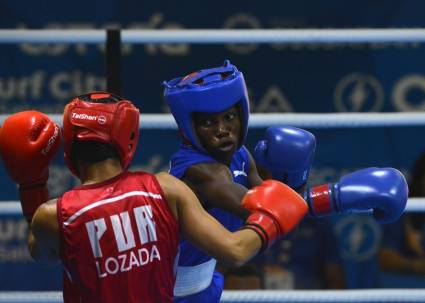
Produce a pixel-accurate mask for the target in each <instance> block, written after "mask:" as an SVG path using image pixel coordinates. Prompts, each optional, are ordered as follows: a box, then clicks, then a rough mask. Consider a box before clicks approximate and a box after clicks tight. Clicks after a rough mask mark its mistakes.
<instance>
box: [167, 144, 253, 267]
mask: <svg viewBox="0 0 425 303" xmlns="http://www.w3.org/2000/svg"><path fill="white" fill-rule="evenodd" d="M216 162H217V161H216V160H215V159H214V158H212V157H211V156H209V155H208V154H206V153H204V152H202V151H199V150H196V149H194V148H192V147H191V146H187V145H184V144H182V145H180V149H179V150H178V151H177V152H176V153H175V154H174V155H173V156H172V157H171V160H170V174H171V175H173V176H175V177H176V178H179V179H181V178H182V177H183V176H184V174H185V172H186V170H187V169H188V168H189V167H191V166H193V165H196V164H201V163H216ZM249 165H250V163H249V157H248V151H247V150H246V148H245V147H244V146H242V147H241V148H240V149H239V150H237V151H236V152H235V154H234V155H233V158H232V161H231V163H230V166H229V169H230V171H231V172H232V175H233V181H234V182H236V183H239V184H241V185H243V186H245V187H248V172H249ZM207 211H208V212H209V213H210V214H211V215H212V216H213V217H214V218H216V219H217V220H218V221H219V222H220V223H221V224H222V225H223V226H224V227H226V228H227V229H228V230H230V231H232V232H233V231H235V230H237V229H239V228H240V227H241V226H242V220H241V219H240V218H239V217H238V216H236V215H234V214H232V213H230V212H227V211H224V210H222V209H219V208H210V209H208V210H207ZM210 259H211V257H210V256H208V255H207V254H205V253H204V252H202V251H201V250H199V249H198V248H196V247H195V246H192V245H191V244H190V243H188V242H186V241H185V240H182V241H181V242H180V256H179V264H178V265H180V266H194V265H198V264H201V263H204V262H206V261H208V260H210Z"/></svg>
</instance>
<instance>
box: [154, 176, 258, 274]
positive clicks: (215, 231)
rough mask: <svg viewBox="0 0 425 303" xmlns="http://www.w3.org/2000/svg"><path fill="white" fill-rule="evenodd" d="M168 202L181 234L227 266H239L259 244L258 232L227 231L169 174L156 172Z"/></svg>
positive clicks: (189, 191) (185, 187)
mask: <svg viewBox="0 0 425 303" xmlns="http://www.w3.org/2000/svg"><path fill="white" fill-rule="evenodd" d="M157 179H158V181H159V184H160V185H161V188H162V189H163V191H164V194H165V196H166V199H167V202H168V204H169V206H170V208H171V210H172V211H173V213H174V215H175V217H176V218H177V220H178V221H179V226H180V231H181V233H182V234H183V237H185V239H187V240H188V241H189V242H191V243H192V244H193V245H195V246H197V247H199V248H200V249H202V250H203V251H205V252H206V253H208V254H209V255H211V256H212V257H214V258H216V259H217V260H219V261H220V262H223V263H225V264H227V265H232V266H239V265H241V264H242V263H244V262H246V261H247V260H249V259H250V258H251V257H252V256H254V255H255V254H256V253H257V252H258V251H259V249H260V247H261V244H262V242H261V239H260V237H259V236H258V234H257V233H256V232H255V231H253V230H250V229H244V230H240V231H237V232H235V233H231V232H229V231H228V230H227V229H226V228H224V227H223V226H222V225H221V224H220V223H219V222H218V221H216V220H215V219H214V218H213V217H212V216H210V215H209V214H208V213H207V212H206V211H205V210H204V208H203V207H202V206H201V204H200V203H199V201H198V199H197V197H196V195H195V194H194V193H193V192H192V191H191V190H190V188H189V187H188V186H187V185H186V184H184V183H183V182H182V181H180V180H179V179H177V178H174V177H172V176H170V175H168V174H165V173H160V174H157Z"/></svg>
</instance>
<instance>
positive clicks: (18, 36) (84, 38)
mask: <svg viewBox="0 0 425 303" xmlns="http://www.w3.org/2000/svg"><path fill="white" fill-rule="evenodd" d="M105 41H106V31H105V30H103V29H97V30H96V29H86V30H85V29H78V30H77V29H3V30H0V43H40V44H44V43H56V44H57V43H86V44H90V43H92V44H93V43H95V44H98V43H104V42H105ZM121 41H122V42H123V43H133V44H137V43H169V44H170V43H198V44H223V43H286V44H316V43H321V44H325V43H333V44H335V43H350V44H356V43H373V44H376V43H403V42H425V29H423V28H387V29H373V28H362V29H185V30H182V29H169V30H152V29H123V30H121Z"/></svg>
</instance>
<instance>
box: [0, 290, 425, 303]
mask: <svg viewBox="0 0 425 303" xmlns="http://www.w3.org/2000/svg"><path fill="white" fill-rule="evenodd" d="M23 302H32V303H36V302H43V303H46V302H52V303H53V302H54V303H62V302H63V299H62V292H53V291H52V292H0V303H23ZM220 302H232V303H233V302H247V303H249V302H285V303H295V302H306V303H307V302H329V303H330V302H333V303H334V302H341V303H343V302H347V303H348V302H358V303H360V302H368V303H370V302H385V303H388V302H403V303H408V302H425V290H423V289H357V290H287V291H285V290H273V291H270V290H244V291H236V290H235V291H224V292H223V295H222V297H221V300H220Z"/></svg>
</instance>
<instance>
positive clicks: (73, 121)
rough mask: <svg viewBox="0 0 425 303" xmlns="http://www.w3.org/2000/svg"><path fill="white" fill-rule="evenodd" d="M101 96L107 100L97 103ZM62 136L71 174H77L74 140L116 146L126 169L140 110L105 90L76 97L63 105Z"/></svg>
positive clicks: (137, 137) (135, 142)
mask: <svg viewBox="0 0 425 303" xmlns="http://www.w3.org/2000/svg"><path fill="white" fill-rule="evenodd" d="M100 99H109V100H104V101H109V102H99V101H101V100H100ZM110 101H112V102H110ZM63 136H64V156H65V161H66V164H67V165H68V167H69V169H70V170H71V172H72V173H73V174H74V175H76V176H78V171H77V169H76V167H75V166H74V164H73V163H72V161H71V146H72V142H73V141H74V140H79V141H97V142H102V143H108V144H111V145H113V146H115V147H116V149H117V151H118V154H119V156H120V160H121V166H122V168H123V169H124V170H125V169H127V167H128V166H129V164H130V161H131V160H132V159H133V156H134V153H135V151H136V146H137V141H138V139H139V110H138V109H137V108H136V107H135V106H134V105H133V103H131V101H128V100H125V99H123V98H121V97H119V96H117V95H114V94H111V93H107V92H92V93H88V94H85V95H81V96H78V97H75V98H74V99H73V100H72V101H71V102H70V103H68V104H67V105H66V106H65V110H64V113H63Z"/></svg>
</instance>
